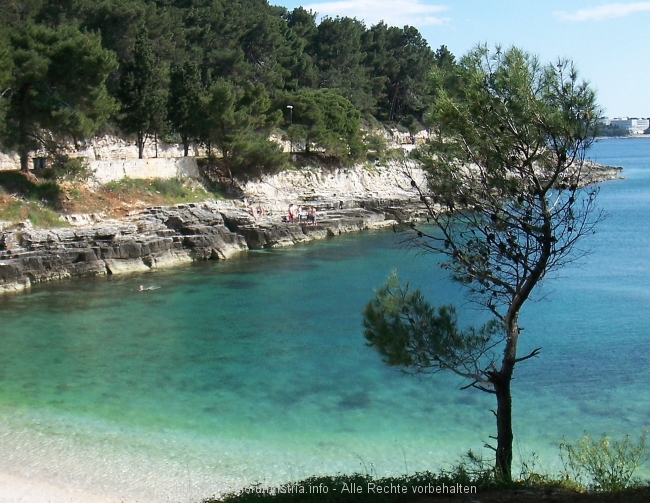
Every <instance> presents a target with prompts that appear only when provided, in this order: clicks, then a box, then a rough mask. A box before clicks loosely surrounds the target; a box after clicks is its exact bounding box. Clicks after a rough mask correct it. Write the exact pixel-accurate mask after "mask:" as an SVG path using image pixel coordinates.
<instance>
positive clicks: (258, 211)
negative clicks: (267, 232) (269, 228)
mask: <svg viewBox="0 0 650 503" xmlns="http://www.w3.org/2000/svg"><path fill="white" fill-rule="evenodd" d="M247 211H248V214H249V215H251V216H253V218H262V217H263V216H264V208H262V205H261V204H258V205H257V208H253V205H249V206H248V210H247Z"/></svg>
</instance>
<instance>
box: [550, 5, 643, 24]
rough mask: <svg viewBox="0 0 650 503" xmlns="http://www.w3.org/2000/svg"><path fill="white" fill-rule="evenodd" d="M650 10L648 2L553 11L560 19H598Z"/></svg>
mask: <svg viewBox="0 0 650 503" xmlns="http://www.w3.org/2000/svg"><path fill="white" fill-rule="evenodd" d="M643 11H650V2H634V3H610V4H605V5H599V6H598V7H593V8H589V9H580V10H578V11H576V12H566V11H557V12H554V13H553V14H555V15H556V16H557V17H558V18H560V19H561V20H562V21H600V20H602V19H612V18H617V17H625V16H629V15H630V14H634V13H635V12H643Z"/></svg>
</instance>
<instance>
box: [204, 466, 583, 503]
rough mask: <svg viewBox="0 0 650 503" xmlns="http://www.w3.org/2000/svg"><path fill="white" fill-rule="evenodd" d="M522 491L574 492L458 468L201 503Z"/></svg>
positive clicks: (405, 502)
mask: <svg viewBox="0 0 650 503" xmlns="http://www.w3.org/2000/svg"><path fill="white" fill-rule="evenodd" d="M524 489H525V490H528V489H539V490H541V491H548V490H552V489H558V490H563V491H568V492H573V491H575V487H572V486H570V485H569V486H567V484H566V483H565V482H564V481H562V480H544V481H539V482H535V483H532V482H525V481H517V482H512V483H507V484H505V483H500V482H498V481H497V480H495V479H494V477H492V476H491V475H490V474H488V473H484V474H480V475H478V476H476V475H475V474H474V475H472V474H470V473H469V472H468V471H466V470H465V468H464V467H463V466H462V465H459V466H457V467H456V468H455V469H454V470H453V471H451V472H441V473H432V472H421V473H416V474H414V475H404V476H400V477H384V478H376V477H373V476H371V475H362V474H353V475H336V476H322V477H310V478H308V479H304V480H301V481H299V482H295V483H289V484H283V485H280V486H275V487H268V486H264V485H262V484H257V485H254V486H249V487H247V488H244V489H243V490H241V491H239V492H237V493H232V494H228V495H225V496H223V497H222V498H221V499H207V500H204V503H217V502H225V503H250V502H257V501H259V500H272V501H273V502H274V503H297V502H300V503H303V502H305V503H309V502H313V503H316V502H318V503H365V502H367V503H382V502H385V503H412V502H414V501H422V500H423V499H424V500H426V501H428V500H429V499H431V498H436V497H438V498H439V497H443V496H446V497H459V496H466V497H467V496H470V497H471V495H476V494H478V493H486V492H495V491H517V490H524ZM462 501H466V500H465V499H463V500H462Z"/></svg>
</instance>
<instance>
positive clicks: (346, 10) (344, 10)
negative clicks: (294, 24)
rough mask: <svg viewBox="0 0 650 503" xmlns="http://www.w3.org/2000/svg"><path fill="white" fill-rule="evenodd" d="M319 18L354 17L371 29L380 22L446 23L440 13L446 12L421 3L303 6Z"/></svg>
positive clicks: (348, 0)
mask: <svg viewBox="0 0 650 503" xmlns="http://www.w3.org/2000/svg"><path fill="white" fill-rule="evenodd" d="M304 8H305V9H307V10H313V11H315V12H317V13H318V15H319V16H330V17H336V16H347V17H355V18H357V19H359V20H360V21H364V22H365V23H366V25H368V26H371V25H374V24H377V23H379V22H380V21H384V22H385V23H386V24H388V25H391V26H399V27H402V26H404V25H407V24H408V25H411V26H417V27H420V26H427V25H440V24H445V23H447V22H449V18H447V17H444V16H442V15H441V14H442V13H444V12H445V11H447V10H448V8H447V7H446V6H444V5H430V4H427V3H425V1H424V0H401V1H397V2H396V1H395V0H335V1H333V2H319V3H312V4H309V5H305V6H304Z"/></svg>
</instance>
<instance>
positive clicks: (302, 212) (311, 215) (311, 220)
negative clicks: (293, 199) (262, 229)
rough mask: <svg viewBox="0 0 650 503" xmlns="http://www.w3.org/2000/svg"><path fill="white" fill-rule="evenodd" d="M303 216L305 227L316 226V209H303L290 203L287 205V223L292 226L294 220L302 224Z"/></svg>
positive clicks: (311, 207)
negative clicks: (305, 222)
mask: <svg viewBox="0 0 650 503" xmlns="http://www.w3.org/2000/svg"><path fill="white" fill-rule="evenodd" d="M303 216H305V217H306V220H307V225H316V208H314V207H313V206H310V207H309V208H306V209H305V208H303V207H302V206H298V205H295V204H293V203H291V204H290V205H289V215H288V219H287V222H288V223H290V224H292V223H295V222H296V220H297V221H298V223H302V218H303Z"/></svg>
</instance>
